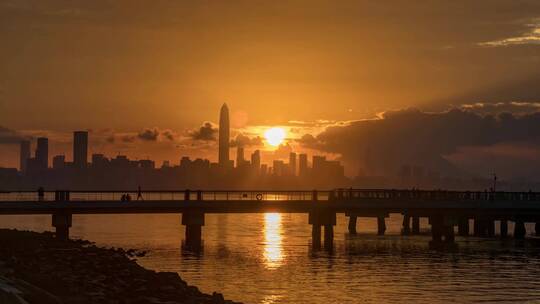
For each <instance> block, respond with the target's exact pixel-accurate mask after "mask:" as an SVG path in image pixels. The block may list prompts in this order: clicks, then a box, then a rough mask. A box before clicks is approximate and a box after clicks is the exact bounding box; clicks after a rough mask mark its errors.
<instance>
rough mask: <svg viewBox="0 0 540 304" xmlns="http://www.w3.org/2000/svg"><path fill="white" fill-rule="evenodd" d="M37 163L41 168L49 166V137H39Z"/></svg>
mask: <svg viewBox="0 0 540 304" xmlns="http://www.w3.org/2000/svg"><path fill="white" fill-rule="evenodd" d="M35 158H36V165H37V166H38V168H39V169H47V168H48V167H49V139H48V138H46V137H39V138H38V139H37V148H36V157H35Z"/></svg>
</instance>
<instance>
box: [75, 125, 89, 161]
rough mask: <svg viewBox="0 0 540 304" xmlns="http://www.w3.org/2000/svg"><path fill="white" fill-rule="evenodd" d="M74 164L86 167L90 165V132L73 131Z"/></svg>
mask: <svg viewBox="0 0 540 304" xmlns="http://www.w3.org/2000/svg"><path fill="white" fill-rule="evenodd" d="M73 166H74V167H75V168H86V167H87V166H88V132H86V131H75V132H73Z"/></svg>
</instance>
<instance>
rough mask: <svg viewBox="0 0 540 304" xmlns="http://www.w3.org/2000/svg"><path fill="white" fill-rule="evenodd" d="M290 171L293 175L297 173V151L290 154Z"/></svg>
mask: <svg viewBox="0 0 540 304" xmlns="http://www.w3.org/2000/svg"><path fill="white" fill-rule="evenodd" d="M289 173H290V174H291V175H293V176H295V175H296V153H294V152H291V154H289Z"/></svg>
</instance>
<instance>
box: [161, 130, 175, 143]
mask: <svg viewBox="0 0 540 304" xmlns="http://www.w3.org/2000/svg"><path fill="white" fill-rule="evenodd" d="M161 135H162V136H163V137H165V138H166V139H168V140H170V141H173V140H174V138H175V136H176V135H175V133H174V132H173V131H171V130H164V131H162V132H161Z"/></svg>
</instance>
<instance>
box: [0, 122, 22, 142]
mask: <svg viewBox="0 0 540 304" xmlns="http://www.w3.org/2000/svg"><path fill="white" fill-rule="evenodd" d="M28 139H29V138H27V137H25V136H22V135H21V134H19V133H18V132H17V131H14V130H11V129H8V128H5V127H2V126H0V144H17V143H19V142H20V141H21V140H28Z"/></svg>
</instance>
